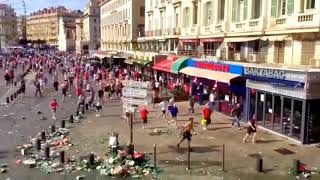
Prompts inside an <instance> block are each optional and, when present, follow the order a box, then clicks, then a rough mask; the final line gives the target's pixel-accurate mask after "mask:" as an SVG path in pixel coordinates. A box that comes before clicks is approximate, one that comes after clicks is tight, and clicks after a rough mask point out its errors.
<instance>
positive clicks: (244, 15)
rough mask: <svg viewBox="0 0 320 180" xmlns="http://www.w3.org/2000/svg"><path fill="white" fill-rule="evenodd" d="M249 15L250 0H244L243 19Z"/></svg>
mask: <svg viewBox="0 0 320 180" xmlns="http://www.w3.org/2000/svg"><path fill="white" fill-rule="evenodd" d="M247 15H248V0H244V1H243V20H246V19H247Z"/></svg>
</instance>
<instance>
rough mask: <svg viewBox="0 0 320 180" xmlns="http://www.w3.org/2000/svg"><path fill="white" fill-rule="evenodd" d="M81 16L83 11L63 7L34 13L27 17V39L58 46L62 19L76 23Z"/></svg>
mask: <svg viewBox="0 0 320 180" xmlns="http://www.w3.org/2000/svg"><path fill="white" fill-rule="evenodd" d="M81 16H82V12H81V11H73V10H68V9H66V8H65V7H63V6H59V7H50V8H44V9H42V10H39V11H36V12H33V13H31V14H30V15H29V16H28V17H27V22H26V23H27V39H28V40H31V41H37V40H42V41H45V42H46V43H47V44H48V45H53V46H58V43H59V42H58V41H59V40H58V39H59V21H60V18H63V19H64V20H67V19H68V20H67V21H75V19H77V18H79V17H81Z"/></svg>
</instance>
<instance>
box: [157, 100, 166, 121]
mask: <svg viewBox="0 0 320 180" xmlns="http://www.w3.org/2000/svg"><path fill="white" fill-rule="evenodd" d="M159 107H160V110H161V112H162V114H161V115H160V116H159V118H160V117H162V116H163V115H164V118H165V119H167V113H166V111H167V109H168V101H167V100H163V101H161V102H160V103H159Z"/></svg>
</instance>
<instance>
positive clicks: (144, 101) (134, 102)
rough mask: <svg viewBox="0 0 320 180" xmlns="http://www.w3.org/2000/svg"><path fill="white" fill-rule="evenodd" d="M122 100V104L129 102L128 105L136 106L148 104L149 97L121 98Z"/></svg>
mask: <svg viewBox="0 0 320 180" xmlns="http://www.w3.org/2000/svg"><path fill="white" fill-rule="evenodd" d="M122 102H123V104H124V105H127V104H130V105H137V106H147V105H148V104H151V99H150V98H148V99H133V98H123V99H122Z"/></svg>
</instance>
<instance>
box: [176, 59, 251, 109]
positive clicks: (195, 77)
mask: <svg viewBox="0 0 320 180" xmlns="http://www.w3.org/2000/svg"><path fill="white" fill-rule="evenodd" d="M180 73H183V74H185V75H188V76H189V77H190V79H191V81H190V86H191V89H193V90H192V94H193V95H197V96H199V95H200V97H202V96H205V99H207V98H208V95H209V93H210V92H211V91H212V90H214V93H215V99H216V100H215V101H216V106H215V108H216V110H218V111H220V112H223V113H227V114H230V112H231V109H232V108H233V107H234V106H235V105H236V104H237V103H240V104H244V99H245V93H246V91H245V78H244V77H243V76H242V75H243V67H242V66H239V65H231V64H225V63H214V62H207V61H197V60H193V59H189V60H188V62H187V67H185V68H183V69H181V70H180ZM195 86H197V88H196V87H195ZM199 86H203V87H204V88H205V89H206V90H205V91H207V95H205V93H204V94H202V92H201V91H202V89H203V88H202V87H200V88H199ZM196 89H201V90H200V92H199V91H198V90H196Z"/></svg>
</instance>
